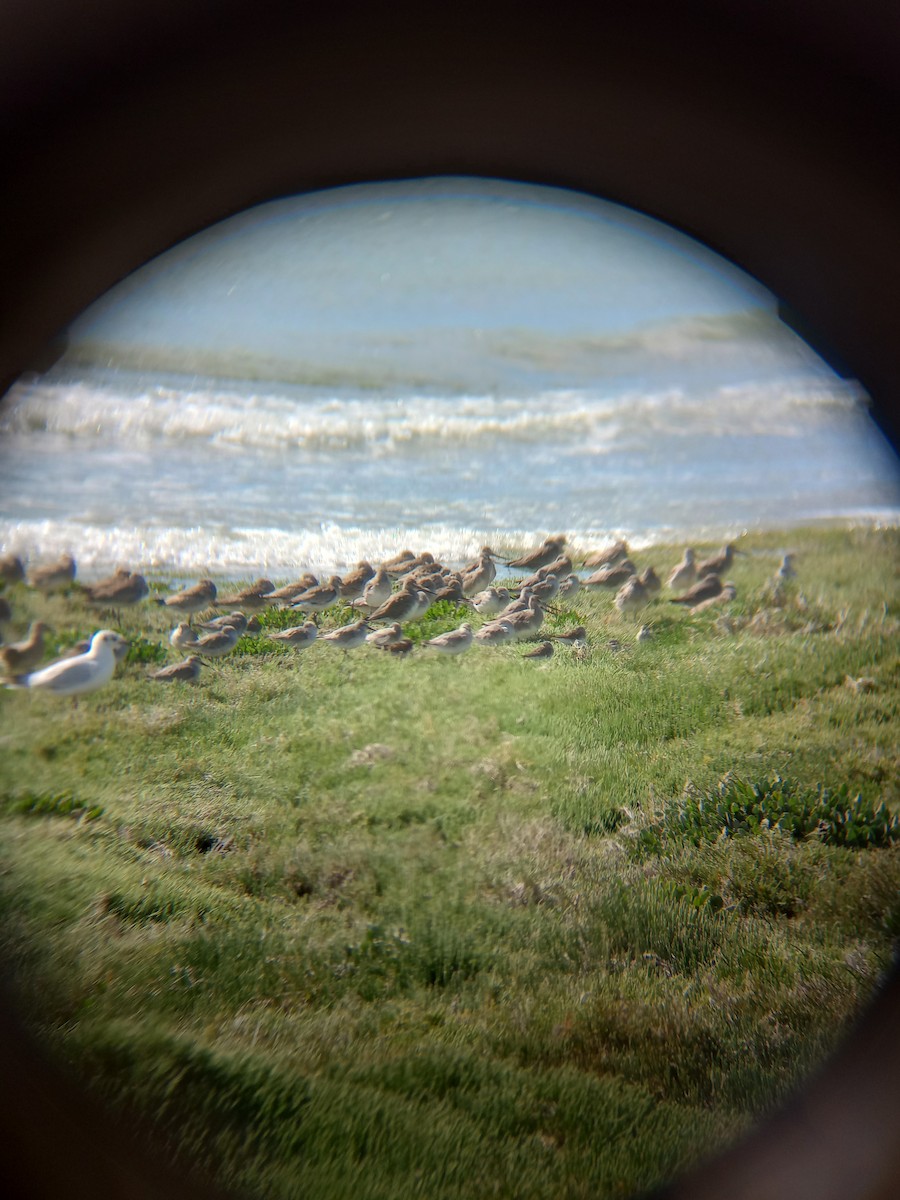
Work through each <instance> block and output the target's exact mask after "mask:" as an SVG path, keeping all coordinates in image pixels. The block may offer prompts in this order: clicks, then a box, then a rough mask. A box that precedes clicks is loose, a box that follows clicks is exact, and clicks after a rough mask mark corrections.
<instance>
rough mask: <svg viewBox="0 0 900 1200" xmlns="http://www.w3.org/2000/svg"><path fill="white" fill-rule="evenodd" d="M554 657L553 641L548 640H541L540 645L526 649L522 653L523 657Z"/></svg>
mask: <svg viewBox="0 0 900 1200" xmlns="http://www.w3.org/2000/svg"><path fill="white" fill-rule="evenodd" d="M552 657H553V643H552V642H548V641H543V642H541V644H540V645H539V646H537V647H535V649H534V650H526V651H525V653H524V654H523V655H522V658H552Z"/></svg>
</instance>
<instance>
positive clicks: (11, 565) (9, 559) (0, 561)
mask: <svg viewBox="0 0 900 1200" xmlns="http://www.w3.org/2000/svg"><path fill="white" fill-rule="evenodd" d="M24 578H25V566H24V564H23V562H22V560H21V558H19V556H18V555H17V554H2V555H0V580H2V581H3V582H4V583H21V582H22V580H23V579H24Z"/></svg>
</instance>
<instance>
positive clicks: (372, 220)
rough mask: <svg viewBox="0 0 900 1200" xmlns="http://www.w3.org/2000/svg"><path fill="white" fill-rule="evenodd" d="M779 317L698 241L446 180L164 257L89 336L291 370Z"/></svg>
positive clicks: (357, 198)
mask: <svg viewBox="0 0 900 1200" xmlns="http://www.w3.org/2000/svg"><path fill="white" fill-rule="evenodd" d="M760 307H762V308H766V309H769V310H770V311H772V310H773V308H774V301H773V299H772V297H771V295H770V293H768V292H767V291H766V290H765V289H763V288H762V287H760V286H759V285H757V284H756V283H754V281H752V280H751V279H750V278H749V277H748V276H747V275H745V274H744V273H743V272H741V271H739V270H737V269H736V268H734V267H733V266H731V265H730V264H729V263H727V262H726V261H725V260H723V259H721V258H719V257H718V256H717V255H715V254H713V253H712V252H711V251H709V250H707V249H705V248H704V247H702V246H701V245H700V244H699V243H697V242H695V241H693V240H692V239H690V238H688V237H686V236H684V235H681V234H678V233H676V232H675V231H674V230H672V229H670V228H669V227H668V226H665V225H663V224H661V223H659V222H656V221H653V220H651V219H649V218H646V217H643V216H641V215H639V214H637V213H634V212H632V211H631V210H629V209H627V208H623V207H621V206H619V205H614V204H611V203H607V202H604V201H600V200H597V199H595V198H593V197H589V196H585V195H582V194H579V193H575V192H568V191H564V190H561V189H556V188H544V187H537V186H533V185H527V184H513V183H505V182H501V181H492V180H475V179H465V178H444V179H431V180H412V181H408V182H403V183H384V184H374V185H372V184H370V185H355V186H351V187H344V188H338V189H334V190H331V191H326V192H318V193H313V194H309V195H305V196H299V197H293V198H289V199H285V200H278V201H273V202H270V203H268V204H264V205H260V206H259V207H257V208H255V209H251V210H248V211H247V212H245V213H242V214H240V215H238V216H236V217H233V218H231V219H229V220H227V221H224V222H221V223H220V224H217V225H215V226H212V227H211V228H210V229H208V230H206V231H204V232H203V233H201V234H198V235H196V236H195V237H193V238H190V239H188V240H187V241H185V242H183V243H182V244H181V245H180V246H177V247H175V248H174V249H172V250H170V251H168V252H167V253H166V254H164V255H161V256H160V257H159V258H157V259H155V260H154V261H153V262H151V263H149V264H148V265H147V266H145V267H144V268H142V269H141V270H139V271H137V272H135V274H134V275H132V276H130V277H129V279H127V280H125V281H124V282H123V283H122V284H120V285H119V286H118V287H116V288H114V289H113V290H112V291H110V292H109V293H107V295H106V296H104V297H102V298H101V299H100V300H99V301H98V302H97V303H95V304H94V305H93V306H92V307H91V308H89V309H88V310H87V311H86V312H85V313H84V314H82V316H81V317H80V318H79V319H78V320H77V321H76V322H75V323H74V324H73V326H72V329H71V334H72V338H73V340H74V341H75V342H78V341H79V340H81V339H83V338H96V339H99V340H102V341H104V342H113V343H120V344H124V345H128V346H141V347H144V346H150V347H154V348H165V347H175V348H199V349H203V350H207V351H217V350H223V351H225V350H227V351H229V352H230V351H234V350H236V349H238V350H246V351H249V352H251V353H262V354H273V355H277V356H278V357H279V358H285V357H286V358H290V357H291V356H293V355H308V354H309V351H310V347H311V346H313V347H314V346H315V345H316V340H317V339H323V344H324V343H326V342H328V341H329V340H330V341H331V342H334V341H335V339H336V340H337V341H338V342H340V340H341V339H342V338H345V337H347V338H351V339H352V338H354V337H359V336H360V335H365V336H368V337H374V338H383V339H387V340H388V341H389V339H390V337H391V336H392V335H398V334H403V335H409V334H412V335H415V333H416V331H422V332H423V333H424V332H425V331H433V330H469V331H471V330H493V329H506V328H509V329H520V330H540V331H543V332H545V333H550V334H563V335H565V334H577V335H581V334H601V335H602V334H604V333H610V332H620V331H624V330H628V329H632V328H634V327H639V326H642V325H646V324H649V323H656V322H661V321H666V320H669V319H672V318H679V317H690V316H696V315H707V314H720V313H730V312H741V311H746V310H750V309H755V308H760Z"/></svg>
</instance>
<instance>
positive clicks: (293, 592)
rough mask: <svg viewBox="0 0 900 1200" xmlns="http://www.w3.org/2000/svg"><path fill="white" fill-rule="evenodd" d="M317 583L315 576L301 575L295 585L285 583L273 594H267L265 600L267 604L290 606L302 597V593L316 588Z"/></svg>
mask: <svg viewBox="0 0 900 1200" xmlns="http://www.w3.org/2000/svg"><path fill="white" fill-rule="evenodd" d="M318 584H319V581H318V579H316V577H315V575H310V574H309V572H307V573H306V574H305V575H301V576H300V578H299V579H298V580H297V582H296V583H286V584H285V585H284V587H280V588H276V589H275V590H274V591H273V592H267V593H266V596H265V600H266V603H267V604H290V603H292V602H293V601H294V600H296V599H297V597H298V596H302V595H303V593H304V592H308V591H309V589H310V588H314V587H318Z"/></svg>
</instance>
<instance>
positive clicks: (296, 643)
mask: <svg viewBox="0 0 900 1200" xmlns="http://www.w3.org/2000/svg"><path fill="white" fill-rule="evenodd" d="M267 636H268V637H270V638H271V639H272V641H273V642H283V643H284V644H285V645H286V646H290V647H291V648H292V649H294V650H305V649H306V647H307V646H311V645H312V644H313V642H314V641H315V640H316V639H317V638H318V636H319V630H318V627H317V626H316V623H315V621H304V623H303V624H302V625H294V626H292V628H290V629H280V630H278V631H277V632H276V633H270V634H268V635H267Z"/></svg>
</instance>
